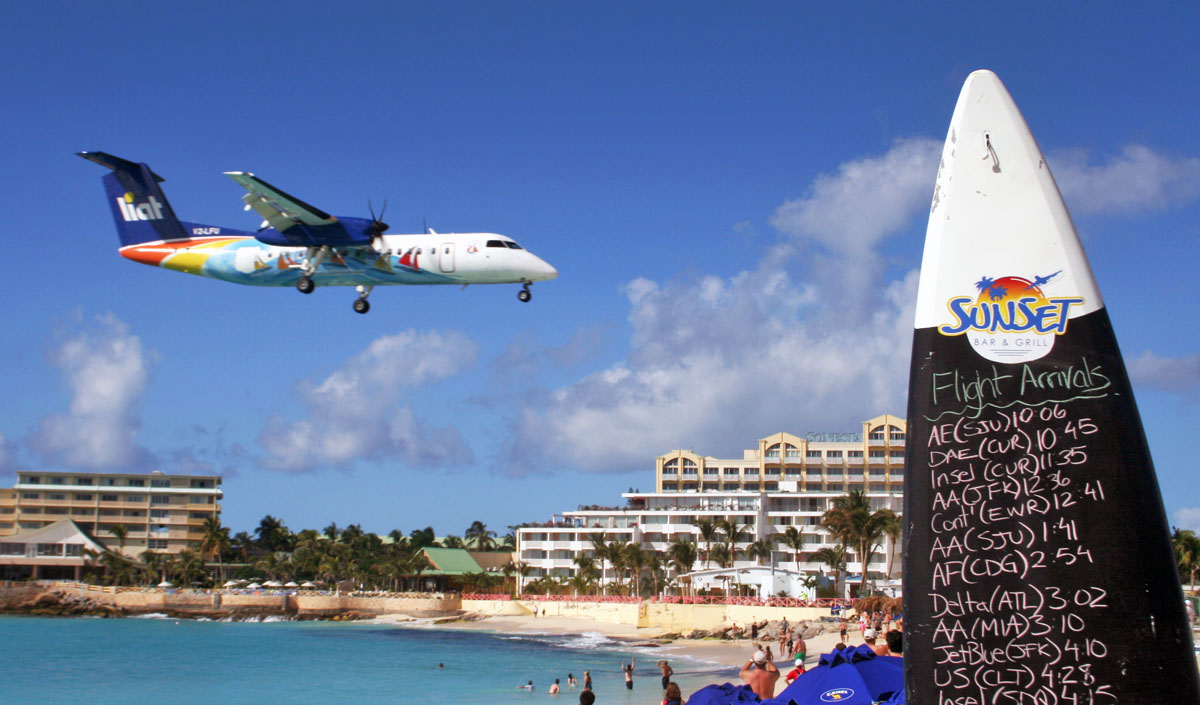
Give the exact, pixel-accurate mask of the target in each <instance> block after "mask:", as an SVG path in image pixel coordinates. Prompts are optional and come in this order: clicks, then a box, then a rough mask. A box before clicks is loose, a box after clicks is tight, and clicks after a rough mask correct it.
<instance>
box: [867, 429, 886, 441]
mask: <svg viewBox="0 0 1200 705" xmlns="http://www.w3.org/2000/svg"><path fill="white" fill-rule="evenodd" d="M883 437H884V433H883V431H871V433H870V435H868V436H867V440H871V441H882V440H883V439H884V438H883Z"/></svg>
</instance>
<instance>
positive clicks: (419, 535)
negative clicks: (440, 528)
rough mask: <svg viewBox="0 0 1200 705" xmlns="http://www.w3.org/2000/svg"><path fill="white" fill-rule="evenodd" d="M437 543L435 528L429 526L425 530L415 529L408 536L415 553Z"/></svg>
mask: <svg viewBox="0 0 1200 705" xmlns="http://www.w3.org/2000/svg"><path fill="white" fill-rule="evenodd" d="M436 541H437V534H435V533H433V527H432V526H427V527H425V528H424V529H413V530H412V533H410V534H409V535H408V545H409V546H410V547H411V548H412V550H414V551H419V550H421V549H422V548H425V547H426V546H432V545H433V544H434V542H436Z"/></svg>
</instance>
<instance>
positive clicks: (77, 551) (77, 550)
mask: <svg viewBox="0 0 1200 705" xmlns="http://www.w3.org/2000/svg"><path fill="white" fill-rule="evenodd" d="M64 548H66V549H67V555H68V556H71V557H74V558H78V557H79V556H82V555H83V546H82V545H80V544H77V543H69V544H67V545H66V546H64Z"/></svg>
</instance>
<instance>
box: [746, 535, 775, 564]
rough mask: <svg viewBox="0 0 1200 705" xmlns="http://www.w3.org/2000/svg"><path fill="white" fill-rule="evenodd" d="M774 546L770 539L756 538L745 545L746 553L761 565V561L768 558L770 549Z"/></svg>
mask: <svg viewBox="0 0 1200 705" xmlns="http://www.w3.org/2000/svg"><path fill="white" fill-rule="evenodd" d="M772 549H774V546H773V545H772V543H771V540H770V539H758V540H757V541H755V542H754V543H751V544H750V545H749V546H747V547H746V555H747V556H748V557H750V558H753V559H755V561H756V562H757V564H758V565H762V561H763V560H765V559H770V557H771V551H772Z"/></svg>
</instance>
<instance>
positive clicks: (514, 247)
mask: <svg viewBox="0 0 1200 705" xmlns="http://www.w3.org/2000/svg"><path fill="white" fill-rule="evenodd" d="M504 244H506V245H508V247H509V249H512V250H520V249H522V247H521V246H520V245H518V244H517V243H515V242H513V241H512V240H507V241H505V243H504Z"/></svg>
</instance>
